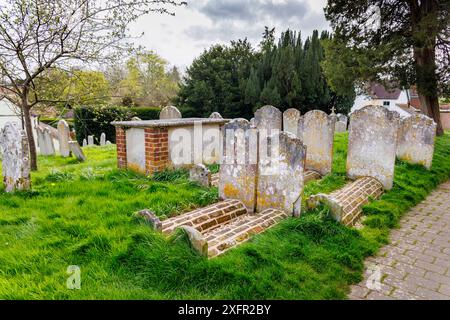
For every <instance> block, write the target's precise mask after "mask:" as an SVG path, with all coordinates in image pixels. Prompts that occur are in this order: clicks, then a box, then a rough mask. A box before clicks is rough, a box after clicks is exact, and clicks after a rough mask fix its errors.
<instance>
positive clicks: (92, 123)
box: [75, 106, 134, 144]
mask: <svg viewBox="0 0 450 320" xmlns="http://www.w3.org/2000/svg"><path fill="white" fill-rule="evenodd" d="M133 116H134V114H133V112H132V111H131V110H130V109H129V108H125V107H114V106H84V107H79V108H76V109H75V130H76V132H77V140H78V143H80V144H81V143H83V139H85V138H87V136H88V135H93V136H94V137H95V140H96V141H98V140H100V135H101V134H102V132H104V133H105V134H106V138H107V139H108V140H109V141H111V142H112V143H115V142H116V131H115V128H114V126H113V125H111V122H113V121H123V120H130V119H131V118H132V117H133Z"/></svg>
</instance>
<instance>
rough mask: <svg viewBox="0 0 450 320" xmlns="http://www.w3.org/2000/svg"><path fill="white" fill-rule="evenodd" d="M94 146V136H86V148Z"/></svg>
mask: <svg viewBox="0 0 450 320" xmlns="http://www.w3.org/2000/svg"><path fill="white" fill-rule="evenodd" d="M93 145H94V136H88V146H93Z"/></svg>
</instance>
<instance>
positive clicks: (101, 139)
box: [100, 132, 106, 146]
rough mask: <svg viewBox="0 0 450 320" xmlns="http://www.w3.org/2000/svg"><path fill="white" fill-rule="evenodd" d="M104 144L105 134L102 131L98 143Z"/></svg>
mask: <svg viewBox="0 0 450 320" xmlns="http://www.w3.org/2000/svg"><path fill="white" fill-rule="evenodd" d="M105 144H106V134H105V133H104V132H102V134H101V135H100V145H101V146H104V145H105Z"/></svg>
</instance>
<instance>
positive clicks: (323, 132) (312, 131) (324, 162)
mask: <svg viewBox="0 0 450 320" xmlns="http://www.w3.org/2000/svg"><path fill="white" fill-rule="evenodd" d="M335 121H336V117H335V115H327V114H326V113H325V112H323V111H320V110H312V111H309V112H307V113H305V114H304V115H303V116H302V117H301V118H300V121H299V128H298V129H299V130H298V137H299V138H300V139H301V140H302V142H303V143H304V144H305V145H306V150H307V152H306V169H307V170H312V171H316V172H318V173H320V174H321V175H327V174H329V173H330V172H331V168H332V165H333V141H334V124H335Z"/></svg>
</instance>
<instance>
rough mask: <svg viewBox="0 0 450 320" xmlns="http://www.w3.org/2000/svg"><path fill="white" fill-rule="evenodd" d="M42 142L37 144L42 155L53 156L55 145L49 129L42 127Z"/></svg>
mask: <svg viewBox="0 0 450 320" xmlns="http://www.w3.org/2000/svg"><path fill="white" fill-rule="evenodd" d="M42 137H43V141H42V142H43V143H42V145H39V147H40V149H41V154H42V155H44V156H54V155H55V145H54V144H53V137H52V135H51V133H50V130H49V129H47V128H44V130H43V131H42Z"/></svg>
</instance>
